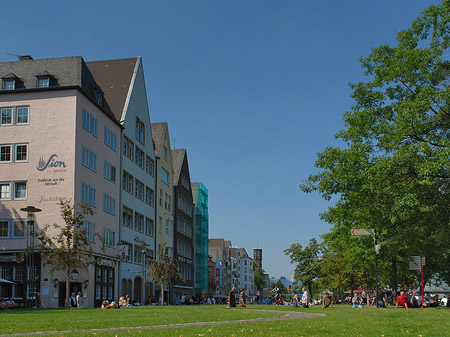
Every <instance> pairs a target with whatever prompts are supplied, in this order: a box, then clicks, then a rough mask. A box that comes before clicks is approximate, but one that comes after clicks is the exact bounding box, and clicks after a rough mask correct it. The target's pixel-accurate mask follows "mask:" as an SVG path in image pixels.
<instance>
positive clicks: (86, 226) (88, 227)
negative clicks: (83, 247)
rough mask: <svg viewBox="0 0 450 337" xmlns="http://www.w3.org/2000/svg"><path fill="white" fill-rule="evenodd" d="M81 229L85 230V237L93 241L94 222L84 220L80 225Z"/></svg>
mask: <svg viewBox="0 0 450 337" xmlns="http://www.w3.org/2000/svg"><path fill="white" fill-rule="evenodd" d="M81 230H82V231H84V232H85V235H86V239H88V240H89V241H91V242H95V224H93V223H91V222H87V221H85V222H84V223H83V224H82V225H81Z"/></svg>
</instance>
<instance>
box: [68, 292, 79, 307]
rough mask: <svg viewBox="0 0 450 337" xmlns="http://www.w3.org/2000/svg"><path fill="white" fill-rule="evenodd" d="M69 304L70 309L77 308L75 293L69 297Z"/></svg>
mask: <svg viewBox="0 0 450 337" xmlns="http://www.w3.org/2000/svg"><path fill="white" fill-rule="evenodd" d="M69 303H70V306H71V307H72V308H76V307H77V298H76V297H75V293H72V295H71V296H70V298H69Z"/></svg>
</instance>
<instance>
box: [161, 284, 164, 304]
mask: <svg viewBox="0 0 450 337" xmlns="http://www.w3.org/2000/svg"><path fill="white" fill-rule="evenodd" d="M161 305H162V306H164V282H161Z"/></svg>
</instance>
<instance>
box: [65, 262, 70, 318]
mask: <svg viewBox="0 0 450 337" xmlns="http://www.w3.org/2000/svg"><path fill="white" fill-rule="evenodd" d="M69 298H70V268H67V275H66V306H67V309H70V301H69Z"/></svg>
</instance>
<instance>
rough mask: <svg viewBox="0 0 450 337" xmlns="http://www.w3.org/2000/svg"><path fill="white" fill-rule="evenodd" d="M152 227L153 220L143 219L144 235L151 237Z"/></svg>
mask: <svg viewBox="0 0 450 337" xmlns="http://www.w3.org/2000/svg"><path fill="white" fill-rule="evenodd" d="M153 226H154V223H153V220H152V219H150V218H147V217H145V227H144V232H145V234H147V235H148V236H151V237H153Z"/></svg>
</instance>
